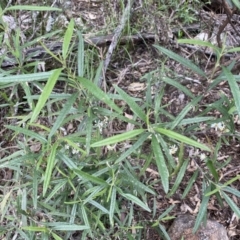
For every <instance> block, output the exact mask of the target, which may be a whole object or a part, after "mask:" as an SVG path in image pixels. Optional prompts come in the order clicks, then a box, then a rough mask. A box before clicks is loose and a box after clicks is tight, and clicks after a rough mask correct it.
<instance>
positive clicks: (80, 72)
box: [77, 31, 84, 77]
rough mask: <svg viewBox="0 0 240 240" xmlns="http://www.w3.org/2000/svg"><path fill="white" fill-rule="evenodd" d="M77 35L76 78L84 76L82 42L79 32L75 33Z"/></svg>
mask: <svg viewBox="0 0 240 240" xmlns="http://www.w3.org/2000/svg"><path fill="white" fill-rule="evenodd" d="M77 35H78V58H77V63H78V65H77V67H78V77H83V75H84V40H83V37H82V34H81V32H79V31H78V32H77Z"/></svg>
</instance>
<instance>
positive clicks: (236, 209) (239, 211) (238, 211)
mask: <svg viewBox="0 0 240 240" xmlns="http://www.w3.org/2000/svg"><path fill="white" fill-rule="evenodd" d="M221 194H222V196H223V197H224V199H225V201H226V202H227V203H228V205H229V206H230V208H231V209H232V210H233V212H234V213H235V214H236V216H237V217H238V218H240V209H239V207H238V206H237V205H236V204H235V203H234V202H233V200H232V199H231V198H230V197H229V196H228V195H227V194H226V193H224V192H223V191H222V192H221Z"/></svg>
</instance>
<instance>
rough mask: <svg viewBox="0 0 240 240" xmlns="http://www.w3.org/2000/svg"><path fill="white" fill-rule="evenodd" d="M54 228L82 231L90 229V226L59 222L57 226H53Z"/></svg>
mask: <svg viewBox="0 0 240 240" xmlns="http://www.w3.org/2000/svg"><path fill="white" fill-rule="evenodd" d="M52 229H53V230H58V231H82V230H86V229H89V227H88V226H85V225H76V224H71V225H70V224H61V223H59V224H58V226H55V227H53V228H52Z"/></svg>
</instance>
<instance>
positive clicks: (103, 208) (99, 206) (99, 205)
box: [88, 200, 109, 214]
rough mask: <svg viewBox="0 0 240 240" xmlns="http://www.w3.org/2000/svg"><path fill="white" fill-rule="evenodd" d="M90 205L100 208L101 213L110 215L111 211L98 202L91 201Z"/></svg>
mask: <svg viewBox="0 0 240 240" xmlns="http://www.w3.org/2000/svg"><path fill="white" fill-rule="evenodd" d="M88 203H90V204H92V205H93V206H94V207H96V208H98V209H99V210H100V211H101V212H103V213H106V214H109V211H108V210H107V209H106V208H105V207H103V206H102V205H101V204H99V203H98V202H96V201H94V200H89V201H88Z"/></svg>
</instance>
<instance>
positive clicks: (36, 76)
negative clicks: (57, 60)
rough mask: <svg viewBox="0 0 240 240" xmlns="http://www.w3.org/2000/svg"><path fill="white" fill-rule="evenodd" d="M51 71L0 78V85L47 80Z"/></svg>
mask: <svg viewBox="0 0 240 240" xmlns="http://www.w3.org/2000/svg"><path fill="white" fill-rule="evenodd" d="M52 74H53V71H49V72H41V73H30V74H21V75H10V76H6V77H0V83H20V82H33V81H40V80H45V79H48V78H49V77H50V76H51V75H52Z"/></svg>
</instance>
